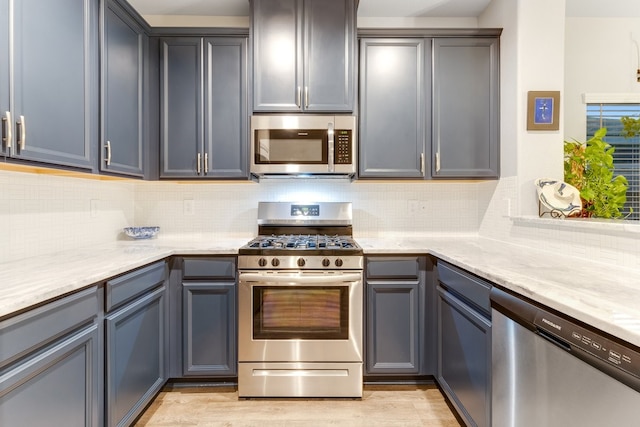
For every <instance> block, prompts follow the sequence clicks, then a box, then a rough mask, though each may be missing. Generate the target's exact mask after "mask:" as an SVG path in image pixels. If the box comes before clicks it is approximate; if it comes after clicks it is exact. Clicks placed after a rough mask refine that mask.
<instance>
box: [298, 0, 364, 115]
mask: <svg viewBox="0 0 640 427" xmlns="http://www.w3.org/2000/svg"><path fill="white" fill-rule="evenodd" d="M354 16H355V7H354V5H353V1H351V0H346V1H345V0H324V1H315V0H305V3H304V79H303V80H304V90H303V94H304V100H303V104H304V109H305V110H307V111H330V112H333V111H352V110H353V99H354V81H353V78H354V77H353V76H354V72H353V69H354V68H355V65H354V64H355V19H354Z"/></svg>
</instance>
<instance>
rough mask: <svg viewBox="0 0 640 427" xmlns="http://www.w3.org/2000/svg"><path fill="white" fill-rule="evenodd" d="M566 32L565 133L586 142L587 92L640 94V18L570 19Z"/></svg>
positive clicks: (566, 136)
mask: <svg viewBox="0 0 640 427" xmlns="http://www.w3.org/2000/svg"><path fill="white" fill-rule="evenodd" d="M638 7H639V8H640V6H638ZM565 34H566V36H565V40H566V41H565V44H566V47H565V51H566V54H565V71H566V73H565V96H564V99H565V108H564V110H565V129H564V135H565V139H567V140H571V139H577V140H579V141H584V140H585V138H586V118H585V111H586V105H585V104H584V102H583V99H582V96H583V94H584V93H613V94H622V93H635V94H640V83H638V81H637V78H636V72H637V70H638V69H640V58H638V55H639V52H638V50H639V49H640V47H638V45H636V44H635V43H634V40H635V41H636V42H637V43H638V44H639V45H640V18H567V20H566V33H565Z"/></svg>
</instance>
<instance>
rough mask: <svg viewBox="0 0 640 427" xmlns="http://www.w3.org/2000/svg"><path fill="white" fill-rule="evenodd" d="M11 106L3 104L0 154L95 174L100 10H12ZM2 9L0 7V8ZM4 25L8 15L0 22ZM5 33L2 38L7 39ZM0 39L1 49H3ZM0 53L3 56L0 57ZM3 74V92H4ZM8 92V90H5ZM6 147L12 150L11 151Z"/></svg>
mask: <svg viewBox="0 0 640 427" xmlns="http://www.w3.org/2000/svg"><path fill="white" fill-rule="evenodd" d="M12 4H13V7H12V9H11V10H12V15H11V16H9V19H11V20H12V22H13V26H12V27H10V28H12V29H13V34H11V37H10V38H9V40H11V41H12V46H11V49H12V52H13V60H12V61H9V58H8V57H7V56H3V57H0V63H1V64H2V65H1V67H3V70H4V72H6V67H7V65H6V64H8V63H10V64H12V68H11V69H10V70H9V71H10V73H11V78H10V83H11V86H10V88H9V90H10V92H11V105H9V106H8V107H7V106H6V105H7V104H6V100H0V103H2V104H3V108H4V111H2V114H3V117H5V119H7V121H6V123H4V124H3V128H4V129H3V132H4V134H3V138H8V136H9V135H8V134H9V133H11V138H10V140H9V139H7V140H5V141H4V143H3V150H4V151H5V154H7V155H8V156H10V157H12V158H15V159H20V160H28V161H35V162H43V163H46V164H55V165H62V166H72V167H77V168H82V169H91V170H92V169H95V165H94V156H92V153H93V152H94V151H95V149H94V148H93V145H94V144H95V141H96V139H95V138H96V135H97V132H98V76H99V73H98V54H99V50H98V28H99V25H98V18H99V16H98V2H97V1H95V0H50V1H44V2H43V1H40V0H21V1H13V2H12ZM0 6H1V5H0ZM4 7H5V8H6V6H4ZM1 15H2V16H3V18H0V19H4V16H8V14H7V15H5V13H2V14H1ZM4 28H6V27H4V26H3V29H2V30H0V31H5V29H4ZM5 40H6V39H5V38H4V37H2V41H0V43H5ZM4 49H5V48H4V47H3V48H0V52H2V51H4ZM1 79H2V75H1V74H0V84H2V81H1ZM4 90H5V91H6V89H4ZM9 146H10V147H9Z"/></svg>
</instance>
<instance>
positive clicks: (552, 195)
mask: <svg viewBox="0 0 640 427" xmlns="http://www.w3.org/2000/svg"><path fill="white" fill-rule="evenodd" d="M535 185H536V191H537V192H538V200H540V203H541V204H542V206H544V207H545V208H546V209H548V210H549V211H551V212H552V213H553V212H554V211H555V212H561V213H562V214H563V215H564V216H571V215H578V214H579V213H580V211H582V199H580V192H579V191H578V189H577V188H576V187H574V186H572V185H569V184H567V183H566V182H562V181H557V180H554V179H549V178H539V179H536V181H535Z"/></svg>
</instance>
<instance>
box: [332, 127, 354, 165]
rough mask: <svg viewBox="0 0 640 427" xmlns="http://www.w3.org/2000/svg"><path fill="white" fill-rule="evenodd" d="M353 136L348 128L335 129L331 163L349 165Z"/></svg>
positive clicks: (351, 160)
mask: <svg viewBox="0 0 640 427" xmlns="http://www.w3.org/2000/svg"><path fill="white" fill-rule="evenodd" d="M352 152H353V138H352V134H351V131H350V130H336V132H335V150H334V154H333V163H334V164H336V165H350V164H351V163H353V159H352Z"/></svg>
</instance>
